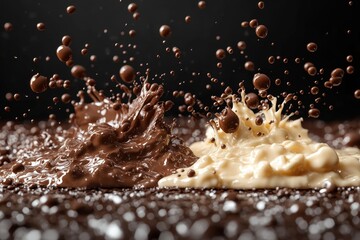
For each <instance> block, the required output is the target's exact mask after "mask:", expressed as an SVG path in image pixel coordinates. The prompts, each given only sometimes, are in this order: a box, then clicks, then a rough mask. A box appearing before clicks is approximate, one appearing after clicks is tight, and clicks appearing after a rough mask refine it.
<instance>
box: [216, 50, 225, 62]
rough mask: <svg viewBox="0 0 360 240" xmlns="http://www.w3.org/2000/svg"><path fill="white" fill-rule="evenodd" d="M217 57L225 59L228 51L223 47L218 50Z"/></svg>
mask: <svg viewBox="0 0 360 240" xmlns="http://www.w3.org/2000/svg"><path fill="white" fill-rule="evenodd" d="M216 57H217V59H219V60H222V59H224V58H225V57H226V52H225V50H224V49H222V48H220V49H218V50H216Z"/></svg>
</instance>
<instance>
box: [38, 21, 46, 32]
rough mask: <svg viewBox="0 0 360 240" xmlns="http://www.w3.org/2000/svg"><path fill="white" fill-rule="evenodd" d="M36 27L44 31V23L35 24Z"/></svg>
mask: <svg viewBox="0 0 360 240" xmlns="http://www.w3.org/2000/svg"><path fill="white" fill-rule="evenodd" d="M36 28H37V30H39V31H44V30H45V23H42V22H40V23H38V24H36Z"/></svg>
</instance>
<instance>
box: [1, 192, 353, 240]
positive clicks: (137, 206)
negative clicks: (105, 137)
mask: <svg viewBox="0 0 360 240" xmlns="http://www.w3.org/2000/svg"><path fill="white" fill-rule="evenodd" d="M359 191H360V189H359V188H355V189H354V188H347V189H339V190H334V192H330V193H329V192H326V191H325V190H324V189H321V190H310V191H296V190H288V189H277V190H271V191H268V190H256V191H251V190H248V191H232V190H228V191H226V190H189V189H183V190H180V189H169V190H164V189H162V190H157V189H147V190H135V191H134V190H129V189H119V190H91V191H81V190H65V189H57V190H49V189H34V190H29V189H22V188H16V187H15V188H13V189H11V190H10V189H1V190H0V231H1V238H6V237H11V238H16V239H21V238H23V237H27V238H28V239H40V237H42V238H44V239H50V238H51V239H60V238H63V239H75V238H76V239H78V238H79V239H94V238H106V239H118V238H120V239H128V238H130V237H133V238H134V239H154V238H159V239H173V238H184V239H185V238H186V239H201V238H202V239H210V238H215V237H219V238H218V239H225V238H230V239H238V238H239V237H240V239H255V238H256V239H289V238H290V239H292V237H293V236H296V237H298V238H309V239H334V238H335V237H336V238H338V239H339V238H341V239H351V238H353V239H356V238H358V237H360V231H359V226H360V218H359V211H360V204H359V201H360V195H359Z"/></svg>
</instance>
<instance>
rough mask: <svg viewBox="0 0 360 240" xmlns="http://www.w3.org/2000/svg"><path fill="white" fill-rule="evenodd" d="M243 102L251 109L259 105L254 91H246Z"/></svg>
mask: <svg viewBox="0 0 360 240" xmlns="http://www.w3.org/2000/svg"><path fill="white" fill-rule="evenodd" d="M245 103H246V105H247V106H248V107H249V108H251V109H257V108H258V106H259V97H258V95H256V94H255V93H248V94H246V96H245Z"/></svg>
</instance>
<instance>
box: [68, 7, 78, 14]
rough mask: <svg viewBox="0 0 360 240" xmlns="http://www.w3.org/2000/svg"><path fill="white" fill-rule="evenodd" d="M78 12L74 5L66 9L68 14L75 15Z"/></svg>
mask: <svg viewBox="0 0 360 240" xmlns="http://www.w3.org/2000/svg"><path fill="white" fill-rule="evenodd" d="M75 11H76V7H75V6H74V5H70V6H68V7H67V8H66V12H67V13H68V14H72V13H74V12H75Z"/></svg>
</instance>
